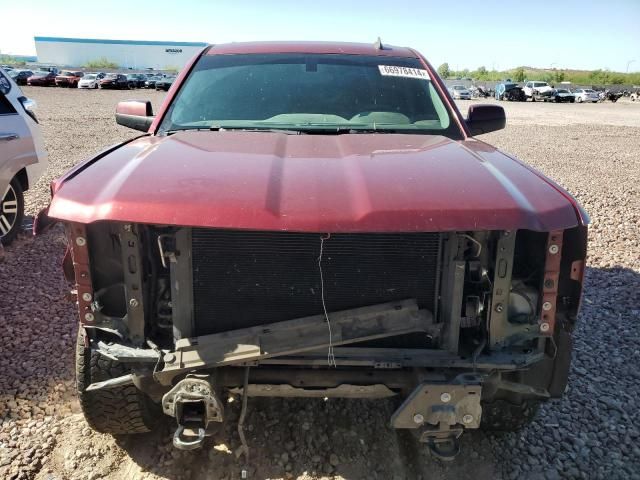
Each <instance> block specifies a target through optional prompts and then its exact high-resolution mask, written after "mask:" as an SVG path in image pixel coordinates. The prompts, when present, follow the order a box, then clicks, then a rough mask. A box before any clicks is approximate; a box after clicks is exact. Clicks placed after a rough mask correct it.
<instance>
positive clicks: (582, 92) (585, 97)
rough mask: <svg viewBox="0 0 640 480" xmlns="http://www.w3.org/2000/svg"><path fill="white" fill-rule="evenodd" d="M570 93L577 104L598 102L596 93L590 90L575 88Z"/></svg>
mask: <svg viewBox="0 0 640 480" xmlns="http://www.w3.org/2000/svg"><path fill="white" fill-rule="evenodd" d="M572 93H573V95H574V97H575V99H576V102H578V103H582V102H592V103H597V102H598V100H599V97H598V92H596V91H595V90H592V89H590V88H576V89H575V90H573V91H572Z"/></svg>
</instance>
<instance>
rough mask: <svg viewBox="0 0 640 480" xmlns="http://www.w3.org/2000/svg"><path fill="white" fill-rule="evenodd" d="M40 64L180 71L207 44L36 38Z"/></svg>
mask: <svg viewBox="0 0 640 480" xmlns="http://www.w3.org/2000/svg"><path fill="white" fill-rule="evenodd" d="M34 40H35V43H36V53H37V55H38V63H40V64H51V65H60V66H66V67H82V66H84V65H85V64H87V63H88V62H92V61H100V60H107V61H109V62H113V63H115V64H116V65H118V67H120V68H132V69H136V70H138V69H146V68H153V69H156V70H167V69H178V70H179V69H180V68H182V67H183V66H184V65H185V63H187V62H188V61H189V59H191V57H193V56H194V55H195V54H196V53H198V52H199V51H200V50H202V48H203V47H205V46H207V45H208V44H207V43H204V42H160V41H146V40H105V39H96V38H64V37H34Z"/></svg>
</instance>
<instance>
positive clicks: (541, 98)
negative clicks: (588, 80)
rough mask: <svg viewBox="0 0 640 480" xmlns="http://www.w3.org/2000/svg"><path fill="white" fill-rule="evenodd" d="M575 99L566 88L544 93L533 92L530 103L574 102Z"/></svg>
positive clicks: (553, 89)
mask: <svg viewBox="0 0 640 480" xmlns="http://www.w3.org/2000/svg"><path fill="white" fill-rule="evenodd" d="M575 100H576V99H575V97H574V95H573V93H571V92H570V91H569V90H567V89H566V88H552V89H551V90H545V91H544V92H538V91H537V90H534V91H533V97H532V101H534V102H556V103H560V102H570V103H573V102H575Z"/></svg>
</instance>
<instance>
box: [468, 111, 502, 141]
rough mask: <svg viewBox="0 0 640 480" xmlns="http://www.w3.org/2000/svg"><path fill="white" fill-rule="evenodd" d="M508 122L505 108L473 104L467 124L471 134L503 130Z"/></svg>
mask: <svg viewBox="0 0 640 480" xmlns="http://www.w3.org/2000/svg"><path fill="white" fill-rule="evenodd" d="M506 123H507V117H506V116H505V114H504V108H502V107H499V106H497V105H471V106H470V107H469V113H468V114H467V126H468V127H469V130H471V135H473V136H475V135H481V134H483V133H489V132H494V131H496V130H501V129H503V128H504V127H505V125H506Z"/></svg>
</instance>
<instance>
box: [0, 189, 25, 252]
mask: <svg viewBox="0 0 640 480" xmlns="http://www.w3.org/2000/svg"><path fill="white" fill-rule="evenodd" d="M23 218H24V193H23V191H22V185H21V184H20V182H19V181H18V179H17V178H14V179H13V180H11V182H10V183H9V185H8V186H7V189H6V190H5V192H4V193H3V195H2V198H0V241H2V244H3V245H9V244H10V243H11V242H12V241H13V240H15V238H16V235H18V232H19V231H20V228H21V226H22V219H23Z"/></svg>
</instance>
